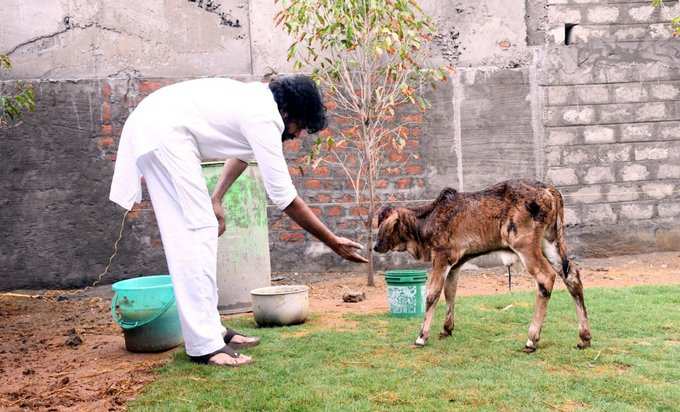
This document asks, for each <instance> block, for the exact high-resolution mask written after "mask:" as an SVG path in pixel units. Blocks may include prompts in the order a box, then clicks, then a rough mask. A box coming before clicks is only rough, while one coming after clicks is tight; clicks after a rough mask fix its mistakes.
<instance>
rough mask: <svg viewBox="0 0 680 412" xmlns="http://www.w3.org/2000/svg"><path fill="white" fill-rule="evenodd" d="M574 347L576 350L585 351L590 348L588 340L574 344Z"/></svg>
mask: <svg viewBox="0 0 680 412" xmlns="http://www.w3.org/2000/svg"><path fill="white" fill-rule="evenodd" d="M576 347H577V348H578V349H585V348H589V347H590V341H589V340H582V341H581V342H579V343H577V344H576Z"/></svg>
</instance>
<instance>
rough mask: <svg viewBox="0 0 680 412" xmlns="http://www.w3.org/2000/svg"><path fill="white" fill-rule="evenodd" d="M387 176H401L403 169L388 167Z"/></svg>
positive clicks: (386, 169)
mask: <svg viewBox="0 0 680 412" xmlns="http://www.w3.org/2000/svg"><path fill="white" fill-rule="evenodd" d="M385 174H386V175H388V176H401V169H400V168H398V167H386V168H385Z"/></svg>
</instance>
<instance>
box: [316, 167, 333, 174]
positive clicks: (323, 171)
mask: <svg viewBox="0 0 680 412" xmlns="http://www.w3.org/2000/svg"><path fill="white" fill-rule="evenodd" d="M313 171H314V174H315V175H316V176H328V175H330V174H331V171H330V169H329V168H327V167H326V166H319V167H316V168H314V170H313Z"/></svg>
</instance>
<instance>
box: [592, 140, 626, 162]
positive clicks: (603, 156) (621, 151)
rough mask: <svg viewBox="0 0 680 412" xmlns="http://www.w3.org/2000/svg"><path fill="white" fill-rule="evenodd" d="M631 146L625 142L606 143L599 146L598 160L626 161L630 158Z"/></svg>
mask: <svg viewBox="0 0 680 412" xmlns="http://www.w3.org/2000/svg"><path fill="white" fill-rule="evenodd" d="M631 152H632V146H631V145H627V144H618V145H607V146H602V147H601V148H600V156H599V158H600V160H601V161H603V162H604V161H606V162H608V163H614V162H627V161H629V160H630V159H631Z"/></svg>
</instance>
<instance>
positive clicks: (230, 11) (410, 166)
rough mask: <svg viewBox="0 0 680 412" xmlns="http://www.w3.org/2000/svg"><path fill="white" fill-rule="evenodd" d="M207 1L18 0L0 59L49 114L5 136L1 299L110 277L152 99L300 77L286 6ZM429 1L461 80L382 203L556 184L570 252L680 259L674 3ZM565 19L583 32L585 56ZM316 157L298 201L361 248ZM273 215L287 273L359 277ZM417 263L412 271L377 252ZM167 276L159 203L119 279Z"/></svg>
mask: <svg viewBox="0 0 680 412" xmlns="http://www.w3.org/2000/svg"><path fill="white" fill-rule="evenodd" d="M204 3H206V2H200V1H199V0H195V1H189V0H186V1H182V0H164V1H161V0H153V1H148V2H137V3H131V2H123V1H103V0H95V1H85V0H55V1H40V2H23V1H18V0H6V2H5V3H4V4H8V5H9V6H11V7H3V8H2V9H0V18H2V21H3V25H2V26H0V52H10V54H11V57H12V59H13V61H14V63H15V70H14V71H13V72H12V73H10V74H9V75H7V74H4V75H3V76H4V77H3V78H4V79H5V80H6V81H5V82H2V83H0V87H6V88H7V87H12V86H13V85H14V83H15V82H14V80H15V79H32V80H31V81H32V82H33V84H34V86H35V88H36V91H37V92H38V93H37V96H38V110H37V112H36V113H33V114H29V115H28V116H26V119H25V121H24V123H23V124H21V125H20V126H18V127H14V128H11V129H6V130H2V131H0V153H2V160H3V161H2V162H1V164H0V200H1V201H2V208H0V238H2V239H3V241H2V247H1V248H0V289H7V288H18V287H31V286H32V287H56V286H59V287H64V286H78V285H84V284H87V283H89V282H91V281H92V280H94V278H95V277H96V275H97V273H99V272H101V271H102V270H103V268H104V266H105V264H106V260H107V259H108V256H109V255H110V250H111V246H112V244H113V241H114V240H115V238H116V236H117V230H118V227H119V224H120V219H121V217H122V215H121V210H120V209H118V208H117V207H116V206H114V205H113V204H111V203H110V202H108V201H107V200H106V199H107V193H108V187H109V181H110V177H111V174H112V171H113V160H115V153H116V148H117V142H118V137H119V134H120V130H121V128H122V126H123V124H124V122H125V119H126V118H127V116H128V114H129V112H130V111H131V110H132V109H133V108H134V107H135V105H136V104H137V103H138V102H139V101H140V100H141V99H142V98H143V97H144V96H145V95H146V94H148V93H149V92H151V91H153V90H155V89H157V88H158V87H161V86H163V85H165V84H168V83H171V82H174V81H178V80H182V79H185V78H191V77H197V76H209V75H225V76H232V77H238V78H241V79H251V80H252V79H258V78H260V77H261V75H262V74H264V73H267V72H269V71H271V70H272V69H273V70H276V71H280V72H281V71H283V72H285V71H289V70H290V65H289V64H288V63H287V62H286V61H285V51H286V46H287V44H288V40H287V38H286V37H285V35H284V34H283V33H282V32H281V31H280V30H279V29H277V28H274V27H272V25H271V20H272V18H273V16H274V14H275V13H276V9H275V6H274V5H273V2H271V1H264V0H251V1H248V2H245V1H242V2H239V1H234V0H231V1H222V2H221V6H220V8H219V9H217V10H206V4H204ZM216 3H217V2H215V3H214V4H216ZM422 4H423V7H424V9H425V10H426V11H428V12H430V13H432V14H433V15H434V17H435V20H436V21H437V22H438V23H439V27H440V31H439V34H438V36H437V37H436V39H435V42H434V47H433V52H434V56H433V62H434V63H447V64H452V65H454V66H455V67H456V68H457V72H456V74H455V75H454V76H452V78H451V79H450V81H449V82H447V83H445V84H441V85H440V87H438V88H437V89H436V90H433V91H431V92H428V96H427V97H428V98H429V100H430V101H431V103H432V104H433V107H432V109H431V110H429V111H428V112H426V113H424V114H422V115H421V114H418V113H417V112H414V111H412V110H410V111H406V112H404V113H402V115H404V116H412V118H413V120H414V121H415V123H416V125H415V126H414V127H413V128H411V129H409V135H410V136H409V145H408V146H407V150H406V152H405V153H404V154H403V155H400V154H397V153H390V159H389V161H388V165H387V166H388V167H387V168H386V170H385V174H384V176H383V179H382V180H381V182H380V185H381V186H380V188H379V192H380V194H381V196H382V197H383V198H385V199H393V200H397V201H409V200H413V201H417V200H423V199H431V198H433V197H434V196H436V194H437V193H438V191H439V190H441V188H442V187H445V186H452V187H455V188H458V189H463V190H476V189H479V188H482V187H484V186H486V185H489V184H491V183H493V182H496V181H499V180H502V179H507V178H513V177H530V178H538V179H545V180H547V181H549V182H552V183H554V184H556V185H557V186H558V187H559V188H560V189H561V190H562V192H563V193H564V194H565V199H566V207H567V210H566V212H567V219H568V224H569V228H568V236H569V243H570V249H571V252H572V253H573V254H576V255H578V256H601V255H612V254H620V253H634V252H644V251H652V250H680V207H678V205H679V204H680V202H678V200H679V196H680V151H679V148H680V103H679V102H680V69H679V67H680V61H679V60H678V57H677V56H679V55H680V54H679V53H678V51H679V50H678V47H679V46H678V45H679V44H680V43H678V40H677V39H672V38H671V37H670V30H669V28H668V23H667V22H668V20H669V18H670V16H673V15H680V6H678V5H677V2H672V3H668V6H669V7H667V8H666V9H664V10H661V11H660V10H653V9H651V8H650V7H648V6H647V4H646V3H645V2H642V3H641V2H628V1H623V0H617V1H616V2H611V1H609V2H605V1H597V0H593V1H591V2H589V3H586V2H583V1H582V0H560V1H557V0H548V1H538V0H527V1H525V2H516V4H515V2H513V5H512V6H513V7H509V6H508V3H507V2H505V1H501V0H483V1H479V2H467V1H454V2H443V1H440V0H427V1H423V2H422ZM199 6H200V7H199ZM221 12H225V13H227V14H225V15H223V16H220V14H219V13H221ZM236 19H238V21H239V22H238V24H237V23H236ZM567 23H568V24H577V25H576V26H575V27H574V29H573V30H572V32H571V37H570V44H569V45H565V24H567ZM0 79H2V78H0ZM332 126H333V127H341V125H340V124H339V122H334V123H332ZM307 150H308V143H303V144H298V143H290V144H287V146H286V152H287V155H288V157H289V164H290V166H291V172H292V173H293V174H294V181H295V183H296V186H297V187H298V188H299V191H300V194H301V195H302V196H303V197H304V198H305V199H306V200H308V201H309V203H310V205H311V206H312V207H313V210H314V211H315V212H316V213H318V214H319V215H320V216H321V217H322V219H323V220H324V221H325V222H326V223H327V224H328V225H329V226H330V227H331V228H332V229H333V230H335V231H337V232H338V233H340V234H343V235H347V236H350V237H354V238H359V239H360V240H361V235H360V232H361V230H360V229H361V226H362V213H363V212H364V211H363V210H362V209H361V208H360V207H356V206H355V205H352V204H351V196H349V191H348V189H347V185H345V184H343V182H342V174H341V173H340V171H338V170H334V169H332V168H331V169H320V170H316V171H312V170H309V169H306V168H304V167H303V163H302V159H303V157H304V154H305V153H306V151H307ZM298 166H301V167H302V170H303V171H304V174H302V173H300V170H301V169H300V168H299V167H298ZM269 218H270V241H271V250H272V263H273V269H274V270H277V271H298V272H304V271H318V270H329V269H330V270H348V269H356V268H357V267H356V266H349V265H347V264H346V263H344V262H342V261H341V260H339V259H338V258H337V257H335V256H334V255H333V254H332V253H331V252H330V251H329V250H328V249H327V248H325V247H324V246H323V245H321V244H320V243H319V242H317V241H315V240H314V239H312V238H311V237H310V236H309V235H306V234H305V233H304V232H303V231H302V230H301V229H300V228H299V227H297V226H296V225H294V224H293V223H292V222H291V221H290V220H289V219H288V218H287V217H285V216H283V215H281V214H280V213H279V212H277V211H276V210H275V209H274V208H270V214H269ZM402 264H413V262H412V261H411V260H409V259H408V258H407V257H406V256H405V255H404V254H392V255H389V256H387V257H381V258H380V259H379V266H383V267H386V266H398V265H402ZM165 270H166V268H165V262H164V258H163V254H162V245H161V244H160V239H159V237H158V232H157V229H156V226H155V222H154V218H153V211H152V209H151V207H150V204H149V203H148V201H146V200H145V202H143V203H142V204H141V205H140V206H138V207H137V208H136V209H135V210H134V211H133V212H132V213H131V214H130V215H129V217H128V219H127V221H126V223H125V231H124V236H123V239H122V241H121V252H120V254H119V256H118V257H117V258H116V259H115V260H114V264H113V267H112V271H111V275H109V276H108V277H107V280H108V281H113V280H117V279H120V278H125V277H129V276H133V275H135V274H145V273H147V274H148V273H160V272H164V271H165Z"/></svg>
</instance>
